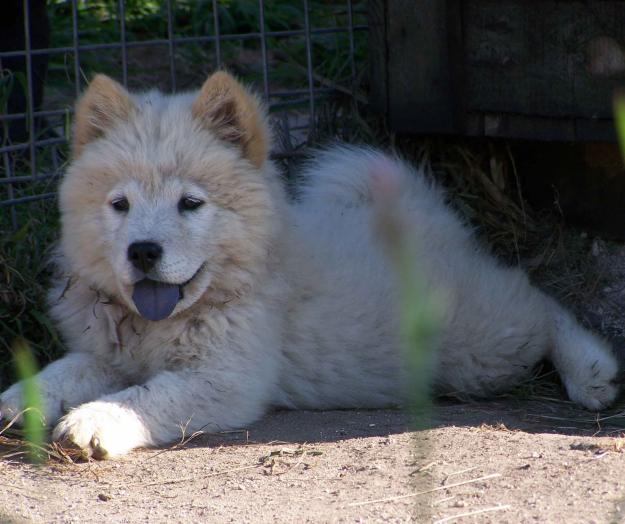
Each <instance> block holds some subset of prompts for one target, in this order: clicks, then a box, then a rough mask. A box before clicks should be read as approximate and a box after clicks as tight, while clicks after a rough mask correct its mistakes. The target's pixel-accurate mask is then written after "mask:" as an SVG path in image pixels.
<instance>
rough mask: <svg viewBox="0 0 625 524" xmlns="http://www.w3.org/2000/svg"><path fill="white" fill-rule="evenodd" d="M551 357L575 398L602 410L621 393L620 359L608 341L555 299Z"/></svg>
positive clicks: (567, 389)
mask: <svg viewBox="0 0 625 524" xmlns="http://www.w3.org/2000/svg"><path fill="white" fill-rule="evenodd" d="M553 305H554V307H553V308H552V314H553V327H552V329H553V332H552V344H551V354H550V358H551V361H552V362H553V364H554V366H555V367H556V369H557V371H558V373H559V374H560V377H561V379H562V382H563V383H564V386H565V387H566V391H567V393H568V395H569V397H570V398H571V400H573V401H575V402H577V403H579V404H581V405H583V406H585V407H586V408H588V409H591V410H594V411H598V410H600V409H603V408H605V407H607V406H609V405H610V404H612V403H613V402H614V400H615V398H616V395H617V394H618V389H619V387H618V384H617V383H616V379H617V376H618V361H617V359H616V357H615V356H614V354H613V352H612V350H611V348H610V347H609V346H608V344H607V343H606V342H604V341H603V340H601V339H600V338H599V337H598V336H596V335H594V334H592V333H591V332H590V331H588V330H586V329H584V328H583V327H582V326H580V325H579V324H578V323H577V321H576V320H575V319H574V318H573V316H572V315H571V314H570V313H568V312H567V311H565V310H564V309H563V308H562V307H561V306H559V305H558V304H556V303H555V301H554V302H553Z"/></svg>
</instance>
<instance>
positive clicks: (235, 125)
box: [0, 73, 617, 458]
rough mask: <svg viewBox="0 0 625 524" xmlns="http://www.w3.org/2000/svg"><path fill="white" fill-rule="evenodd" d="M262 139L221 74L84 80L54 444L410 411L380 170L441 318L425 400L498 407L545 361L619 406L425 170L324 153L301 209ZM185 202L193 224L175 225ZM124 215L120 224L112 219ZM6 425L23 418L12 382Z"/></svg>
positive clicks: (605, 355) (67, 201)
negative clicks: (382, 223)
mask: <svg viewBox="0 0 625 524" xmlns="http://www.w3.org/2000/svg"><path fill="white" fill-rule="evenodd" d="M268 142H269V141H268V138H267V131H266V124H265V116H264V112H263V111H262V109H261V108H260V106H259V104H258V103H257V102H256V100H255V98H254V97H253V95H251V94H249V93H247V92H246V91H245V90H244V89H243V88H242V87H241V86H240V85H239V84H238V83H237V82H236V81H235V80H234V79H232V78H231V77H230V76H228V75H226V74H224V73H217V74H216V75H214V76H213V77H211V78H209V80H208V81H207V83H206V84H205V86H204V88H203V89H202V91H201V92H200V93H199V94H197V93H195V94H186V95H177V96H165V95H162V94H160V93H158V92H150V93H147V94H142V95H130V94H128V93H126V92H125V91H124V90H123V88H121V86H119V85H118V84H116V83H114V82H113V81H112V80H110V79H107V78H106V77H97V78H96V80H95V81H94V82H93V83H92V86H91V87H90V89H89V90H88V91H87V94H86V95H85V96H84V98H83V99H82V101H81V102H80V103H79V106H78V110H77V124H76V139H75V143H74V152H75V158H74V161H73V162H72V164H71V166H70V167H69V169H68V172H67V174H66V176H65V178H64V181H63V183H62V186H61V190H60V205H61V211H62V217H63V231H62V239H61V255H60V258H59V266H60V269H61V273H62V275H61V278H59V280H58V282H57V284H56V286H55V287H54V288H53V289H52V290H51V292H50V305H51V313H52V315H53V317H54V318H55V319H56V321H57V323H58V325H59V326H60V329H61V330H62V332H63V334H64V338H65V340H66V342H67V345H68V347H69V353H68V354H67V356H65V357H63V358H62V359H60V360H58V361H57V362H54V363H52V364H50V365H49V366H48V367H47V368H45V369H44V370H43V371H42V372H41V373H40V375H39V379H40V384H41V387H42V391H43V393H44V398H45V410H46V413H45V415H46V417H47V420H48V422H49V423H50V424H57V425H56V429H55V430H54V434H53V436H54V438H55V439H67V440H69V441H71V442H73V443H74V444H75V445H77V446H79V447H80V448H82V449H84V450H85V452H86V453H87V454H92V455H94V456H95V457H98V458H104V457H110V456H116V455H121V454H123V453H126V452H128V451H129V450H131V449H133V448H135V447H139V446H151V445H159V444H163V443H167V442H170V441H172V440H175V439H177V438H179V437H180V434H181V427H186V428H187V430H188V431H192V430H197V429H200V428H203V429H205V430H208V431H213V430H224V429H228V428H238V427H242V426H244V425H246V424H249V423H250V422H252V421H254V420H256V419H258V418H259V417H260V416H261V415H262V414H263V413H264V412H265V411H266V410H267V409H268V408H269V407H270V406H285V407H289V408H315V409H328V408H349V407H371V408H373V407H382V406H389V405H397V404H402V403H405V402H406V401H407V400H408V398H407V395H408V389H409V388H408V386H409V383H410V379H411V377H410V376H408V372H407V369H408V367H407V366H406V365H405V362H404V358H403V356H402V351H401V347H400V344H399V340H398V320H397V317H398V315H397V300H396V299H397V289H396V284H395V280H394V278H393V274H392V271H391V265H390V263H389V260H388V258H387V256H386V254H385V251H384V249H383V247H382V243H381V241H380V238H379V237H378V236H377V235H376V231H375V228H374V227H373V222H374V220H375V206H374V205H373V201H374V199H375V194H374V192H375V189H374V184H373V177H374V176H375V170H376V166H380V165H381V163H382V164H383V165H384V166H386V169H388V170H389V171H391V172H392V176H393V177H394V178H395V180H396V181H397V183H398V184H399V186H400V188H401V196H400V197H399V199H398V201H397V202H396V208H397V209H396V212H397V213H399V215H401V217H402V220H403V221H404V223H407V224H409V225H410V229H409V231H410V235H411V238H413V239H414V240H415V241H416V245H417V246H418V264H419V268H420V270H422V271H423V274H424V279H425V281H426V283H427V286H428V288H429V289H430V290H432V291H433V292H434V293H435V294H436V296H437V297H440V298H441V300H442V301H443V303H444V305H445V307H444V313H443V318H442V322H441V332H440V334H439V336H438V338H437V347H436V355H437V357H436V360H437V365H436V368H435V372H434V377H433V384H434V387H435V389H436V390H437V391H439V392H454V393H459V394H460V393H462V394H467V395H477V396H484V395H489V394H492V393H495V392H498V391H502V390H504V389H506V388H509V387H511V386H512V385H514V384H517V383H518V382H519V381H520V380H522V379H523V378H525V377H527V376H528V374H529V373H530V372H531V370H532V367H533V366H534V365H535V364H536V363H537V362H538V361H539V360H540V359H542V358H549V359H551V360H552V361H553V363H554V365H555V366H556V368H557V370H558V371H559V373H560V374H561V376H562V379H563V382H564V384H565V386H566V389H567V391H568V393H569V396H570V397H571V398H572V399H573V400H574V401H576V402H578V403H580V404H582V405H584V406H586V407H587V408H589V409H593V410H598V409H601V408H603V407H604V406H606V405H608V404H610V403H611V402H612V401H613V400H614V398H615V396H616V394H617V388H616V386H615V384H614V383H613V380H614V379H615V377H616V374H617V363H616V360H615V358H614V356H613V355H612V353H611V350H610V348H609V347H608V346H607V345H606V344H605V343H604V342H603V341H602V340H600V339H599V338H597V337H596V336H594V335H592V334H591V333H589V332H588V331H586V330H584V329H583V328H582V327H581V326H579V325H578V324H577V323H576V321H575V320H574V319H573V318H572V316H571V315H570V314H569V313H568V312H567V311H565V310H564V309H563V308H562V307H560V306H559V305H558V304H557V303H556V302H555V301H554V300H552V299H551V298H549V297H547V296H546V295H544V294H543V293H542V292H540V291H539V290H537V289H536V288H534V287H532V286H531V285H530V284H529V282H528V280H527V278H526V276H525V275H524V274H523V273H522V272H521V271H520V270H518V269H510V268H504V267H502V266H500V265H499V264H498V263H497V262H496V261H495V260H494V259H493V258H491V257H490V256H488V255H487V254H485V253H484V252H482V251H481V250H480V248H479V247H478V246H477V244H476V242H475V241H474V239H473V238H472V235H471V233H470V231H469V229H467V227H465V226H464V225H463V224H462V222H461V220H459V219H458V217H457V216H456V215H455V214H454V213H453V212H452V211H451V210H450V209H449V208H448V207H447V206H446V205H445V203H444V200H443V196H442V194H441V192H440V191H439V190H438V189H436V188H435V187H432V185H431V184H430V183H429V182H427V181H426V179H425V178H424V177H423V176H422V175H421V173H419V172H418V171H417V170H415V169H413V168H412V167H410V166H408V165H407V164H405V163H403V162H401V161H400V160H397V159H392V158H388V157H385V156H384V155H382V153H379V152H377V151H373V150H369V149H359V148H348V147H336V148H332V149H330V150H328V151H325V152H321V153H319V154H318V156H317V158H316V160H315V161H314V162H312V163H310V164H309V165H308V167H307V168H306V169H305V173H304V174H303V178H304V179H305V180H306V183H305V184H304V188H303V189H302V191H301V194H300V196H299V198H298V199H297V200H296V201H295V202H291V201H289V200H288V199H287V197H286V196H285V194H284V193H283V191H282V189H281V187H280V184H279V181H278V176H277V173H276V169H275V167H274V166H273V165H272V163H271V162H270V161H269V160H267V149H268ZM184 195H191V196H193V197H194V198H198V199H201V200H202V201H203V202H204V205H202V206H201V207H199V208H198V209H197V210H194V211H188V212H184V213H183V212H181V211H180V210H179V209H178V207H177V205H178V202H179V201H180V198H181V197H183V196H184ZM121 197H123V198H126V199H127V200H128V202H129V210H128V211H127V212H121V213H120V212H118V211H116V210H115V209H114V208H113V207H112V205H111V202H112V201H114V200H115V199H117V198H121ZM146 240H149V241H153V242H158V243H159V244H160V245H161V246H162V247H163V257H162V259H161V260H159V262H158V264H157V265H156V267H155V268H154V270H152V271H151V272H150V274H149V276H150V277H151V278H155V279H158V280H160V281H163V282H170V283H180V284H181V285H182V283H186V284H185V285H184V298H183V299H182V300H180V302H178V304H177V306H176V309H175V310H174V312H173V313H172V314H171V315H170V316H169V317H168V318H166V319H164V320H160V321H157V322H153V321H149V320H145V319H143V318H142V317H141V316H140V315H139V314H137V309H136V308H135V306H134V304H133V301H132V290H133V286H134V284H135V283H136V282H137V280H139V279H140V278H142V277H144V276H145V275H143V274H141V271H139V270H137V269H136V268H135V267H133V266H132V264H131V263H130V262H129V260H128V257H127V250H128V246H129V244H130V243H132V242H136V241H146ZM0 408H1V410H2V414H3V416H4V417H12V416H14V415H16V414H17V413H18V412H19V410H20V408H21V386H20V385H19V384H16V385H13V386H12V387H11V388H9V389H8V390H7V391H5V392H4V393H3V394H2V395H1V396H0ZM66 412H67V414H65V415H64V413H66ZM59 419H60V420H59Z"/></svg>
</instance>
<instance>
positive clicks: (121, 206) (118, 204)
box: [111, 197, 130, 212]
mask: <svg viewBox="0 0 625 524" xmlns="http://www.w3.org/2000/svg"><path fill="white" fill-rule="evenodd" d="M111 206H112V207H113V209H114V210H115V211H120V212H125V211H128V209H129V208H130V204H129V203H128V199H127V198H126V197H120V198H116V199H114V200H111Z"/></svg>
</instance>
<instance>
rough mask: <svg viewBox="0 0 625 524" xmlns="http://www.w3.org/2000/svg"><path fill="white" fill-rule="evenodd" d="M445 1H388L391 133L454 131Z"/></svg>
mask: <svg viewBox="0 0 625 524" xmlns="http://www.w3.org/2000/svg"><path fill="white" fill-rule="evenodd" d="M448 4H449V2H448V0H421V1H419V2H415V1H414V0H388V2H387V45H388V115H389V123H390V126H391V129H393V130H395V131H398V132H402V131H409V132H428V133H449V132H454V131H455V130H456V123H457V112H456V105H455V104H456V101H457V98H456V97H455V96H454V94H455V93H454V86H453V77H452V71H454V70H455V68H454V67H453V66H452V64H451V63H450V48H449V38H448V18H449V12H448V7H449V6H448Z"/></svg>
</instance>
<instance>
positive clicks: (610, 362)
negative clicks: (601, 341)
mask: <svg viewBox="0 0 625 524" xmlns="http://www.w3.org/2000/svg"><path fill="white" fill-rule="evenodd" d="M593 357H594V358H595V360H594V361H592V363H588V365H587V366H586V367H579V368H578V369H577V370H576V372H575V373H573V374H570V375H568V376H566V377H563V378H564V385H565V387H566V391H567V393H568V395H569V398H570V399H571V400H572V401H574V402H577V403H578V404H581V405H582V406H584V407H586V408H588V409H589V410H591V411H600V410H602V409H605V408H606V407H609V406H610V405H612V404H613V403H614V401H615V400H616V396H617V395H618V392H619V386H618V384H617V383H616V379H617V375H618V363H617V361H616V358H615V357H614V356H613V355H612V354H611V353H609V352H607V351H604V352H598V351H596V352H594V354H593Z"/></svg>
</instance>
